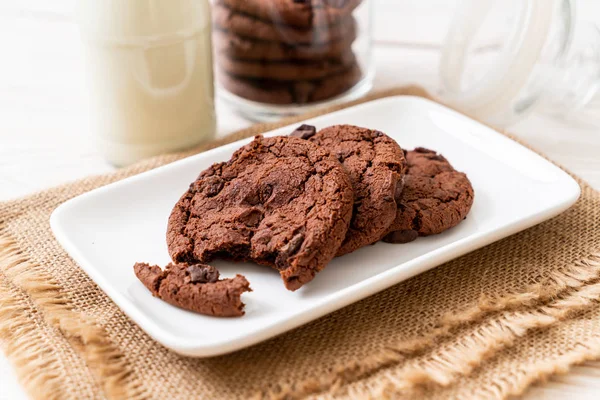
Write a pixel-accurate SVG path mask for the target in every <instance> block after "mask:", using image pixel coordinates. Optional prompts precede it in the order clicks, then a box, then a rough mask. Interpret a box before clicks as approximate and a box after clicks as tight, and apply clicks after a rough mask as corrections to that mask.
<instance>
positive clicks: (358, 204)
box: [301, 125, 406, 256]
mask: <svg viewBox="0 0 600 400" xmlns="http://www.w3.org/2000/svg"><path fill="white" fill-rule="evenodd" d="M303 131H306V129H304V130H303ZM301 134H302V136H304V137H306V136H307V135H306V134H305V133H304V132H302V133H301ZM307 140H309V141H311V142H312V143H315V144H317V145H319V146H321V147H322V148H323V149H325V150H327V151H328V152H329V153H330V154H331V155H333V156H334V157H335V158H337V159H338V160H339V161H340V162H341V163H342V165H343V166H344V169H345V170H346V172H347V173H348V175H349V176H350V181H351V182H352V188H353V190H354V212H353V214H352V222H351V223H350V228H348V233H347V234H346V238H345V239H344V242H343V243H342V245H341V247H340V248H339V250H338V252H337V256H341V255H344V254H347V253H350V252H352V251H354V250H357V249H359V248H361V247H363V246H366V245H369V244H372V243H375V242H377V241H378V240H379V239H381V237H382V236H383V235H384V234H385V233H386V232H389V226H390V224H391V223H392V221H393V220H394V217H395V216H396V210H397V209H398V206H397V204H396V197H399V196H398V194H397V191H400V190H401V187H402V179H403V177H404V174H405V171H406V160H405V159H404V153H403V152H402V149H401V148H400V146H399V145H398V143H396V141H394V139H392V138H390V137H389V136H387V135H386V134H384V133H383V132H379V131H376V130H371V129H367V128H361V127H358V126H353V125H335V126H330V127H328V128H325V129H321V130H320V131H319V132H317V133H316V134H314V135H312V136H310V137H309V138H308V139H307Z"/></svg>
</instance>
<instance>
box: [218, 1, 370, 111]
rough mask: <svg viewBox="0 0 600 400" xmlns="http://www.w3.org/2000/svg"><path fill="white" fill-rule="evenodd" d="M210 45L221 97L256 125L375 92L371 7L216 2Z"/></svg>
mask: <svg viewBox="0 0 600 400" xmlns="http://www.w3.org/2000/svg"><path fill="white" fill-rule="evenodd" d="M213 43H214V54H215V68H216V79H217V82H218V85H219V88H220V91H219V92H220V94H221V96H222V97H223V98H224V99H225V100H226V101H227V102H229V103H230V104H231V105H232V106H233V107H234V108H235V109H237V110H238V111H239V112H241V113H242V114H244V115H246V116H247V117H250V118H252V119H256V120H268V119H273V118H278V117H281V116H285V115H293V114H298V113H302V112H306V111H309V110H310V109H312V108H315V107H320V106H323V105H326V104H332V103H336V102H342V101H348V100H351V99H355V98H357V97H359V96H361V95H363V94H365V93H366V92H368V91H369V90H370V88H371V84H372V79H373V73H374V70H373V66H372V63H371V58H372V57H371V49H372V46H371V0H213Z"/></svg>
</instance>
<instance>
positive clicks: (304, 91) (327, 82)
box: [217, 65, 362, 104]
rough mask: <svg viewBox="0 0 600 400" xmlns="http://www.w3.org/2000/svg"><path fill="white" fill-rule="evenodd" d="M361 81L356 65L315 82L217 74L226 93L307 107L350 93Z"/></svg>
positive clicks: (254, 99) (262, 100)
mask: <svg viewBox="0 0 600 400" xmlns="http://www.w3.org/2000/svg"><path fill="white" fill-rule="evenodd" d="M361 77H362V73H361V71H360V68H359V67H358V65H354V66H352V67H350V69H348V70H347V71H345V72H343V73H341V74H338V75H334V76H329V77H325V78H323V79H318V80H314V81H289V82H281V81H274V80H271V79H244V78H238V77H235V76H232V75H229V74H226V73H222V72H219V71H218V72H217V80H218V81H219V83H220V84H221V85H223V87H224V88H225V89H227V90H228V91H229V92H231V93H233V94H235V95H238V96H240V97H243V98H245V99H248V100H252V101H258V102H261V103H269V104H307V103H315V102H319V101H324V100H328V99H331V98H334V97H336V96H339V95H341V94H343V93H344V92H346V91H348V90H350V89H351V88H352V87H353V86H354V85H356V84H357V83H358V81H360V79H361Z"/></svg>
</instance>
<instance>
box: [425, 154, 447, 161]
mask: <svg viewBox="0 0 600 400" xmlns="http://www.w3.org/2000/svg"><path fill="white" fill-rule="evenodd" d="M429 159H430V160H435V161H446V158H445V157H444V156H443V155H441V154H436V155H434V156H431V157H429Z"/></svg>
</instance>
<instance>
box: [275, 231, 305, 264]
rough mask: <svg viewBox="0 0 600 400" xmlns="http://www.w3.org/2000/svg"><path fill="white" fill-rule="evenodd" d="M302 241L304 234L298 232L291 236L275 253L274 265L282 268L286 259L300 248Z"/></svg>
mask: <svg viewBox="0 0 600 400" xmlns="http://www.w3.org/2000/svg"><path fill="white" fill-rule="evenodd" d="M303 242H304V234H303V233H298V234H296V235H295V236H294V237H293V238H291V239H290V241H289V242H287V243H286V244H285V245H283V246H282V247H281V250H279V254H278V255H277V259H276V260H275V265H276V266H277V267H278V268H284V267H285V266H286V265H285V263H286V261H287V260H288V258H290V257H291V256H293V255H294V254H296V253H297V252H298V250H300V247H302V243H303Z"/></svg>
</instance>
